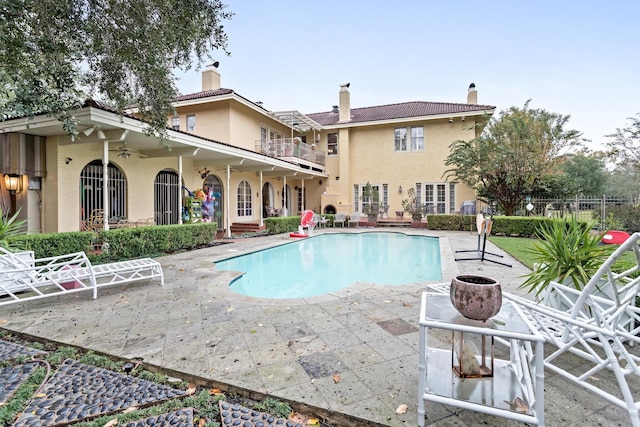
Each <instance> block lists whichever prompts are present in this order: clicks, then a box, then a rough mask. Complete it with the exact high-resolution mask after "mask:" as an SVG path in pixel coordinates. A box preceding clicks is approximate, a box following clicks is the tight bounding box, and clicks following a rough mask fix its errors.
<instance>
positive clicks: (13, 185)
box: [4, 174, 22, 194]
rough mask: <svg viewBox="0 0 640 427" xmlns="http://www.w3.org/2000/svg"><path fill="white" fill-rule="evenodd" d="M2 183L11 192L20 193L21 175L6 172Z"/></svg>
mask: <svg viewBox="0 0 640 427" xmlns="http://www.w3.org/2000/svg"><path fill="white" fill-rule="evenodd" d="M4 183H5V185H6V186H7V190H9V193H11V194H20V193H22V175H15V174H7V175H5V176H4Z"/></svg>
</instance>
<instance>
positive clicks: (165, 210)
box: [153, 169, 180, 225]
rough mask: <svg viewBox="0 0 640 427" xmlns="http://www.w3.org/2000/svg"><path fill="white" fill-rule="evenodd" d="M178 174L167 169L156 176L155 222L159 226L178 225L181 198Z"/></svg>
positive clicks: (154, 186) (154, 188) (154, 187)
mask: <svg viewBox="0 0 640 427" xmlns="http://www.w3.org/2000/svg"><path fill="white" fill-rule="evenodd" d="M179 190H180V186H179V185H178V174H177V173H176V172H174V171H172V170H168V169H165V170H163V171H160V172H159V173H158V174H157V175H156V179H155V181H154V183H153V196H154V197H153V199H154V200H153V204H154V220H155V222H156V224H158V225H167V224H177V223H178V219H179V218H180V217H179V213H180V212H178V197H180V191H179Z"/></svg>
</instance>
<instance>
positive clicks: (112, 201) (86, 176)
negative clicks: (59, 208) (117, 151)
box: [80, 160, 127, 230]
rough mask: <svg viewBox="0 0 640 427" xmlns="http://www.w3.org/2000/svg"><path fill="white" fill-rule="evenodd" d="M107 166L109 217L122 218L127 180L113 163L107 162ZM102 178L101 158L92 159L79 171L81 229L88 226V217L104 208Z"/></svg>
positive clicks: (124, 214)
mask: <svg viewBox="0 0 640 427" xmlns="http://www.w3.org/2000/svg"><path fill="white" fill-rule="evenodd" d="M108 168H109V169H108V175H109V183H108V187H109V192H110V197H109V218H111V219H112V220H117V219H123V218H126V217H127V180H126V178H125V176H124V174H123V173H122V171H121V170H120V169H118V167H117V166H116V165H114V164H113V163H109V166H108ZM102 178H103V173H102V161H101V160H94V161H92V162H91V163H89V164H88V165H87V166H85V167H84V169H82V172H81V173H80V210H81V212H80V221H81V224H82V225H81V229H83V230H84V229H87V228H88V224H89V218H91V217H92V216H95V215H96V212H102V210H103V209H104V198H103V182H102ZM100 215H102V214H101V213H100Z"/></svg>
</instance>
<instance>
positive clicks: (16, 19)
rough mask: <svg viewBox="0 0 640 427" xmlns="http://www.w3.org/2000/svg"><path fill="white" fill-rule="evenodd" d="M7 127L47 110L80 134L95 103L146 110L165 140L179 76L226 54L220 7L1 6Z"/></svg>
mask: <svg viewBox="0 0 640 427" xmlns="http://www.w3.org/2000/svg"><path fill="white" fill-rule="evenodd" d="M0 10H1V13H0V47H1V48H0V64H2V65H0V114H1V116H0V121H1V120H5V119H7V118H11V117H31V116H33V115H35V114H38V113H43V112H46V113H48V114H51V115H52V116H55V117H58V118H59V119H60V120H62V121H63V123H64V126H65V129H66V130H67V131H68V132H69V133H70V134H72V135H75V134H77V130H76V123H75V120H74V119H73V117H72V115H71V114H70V111H72V110H73V109H75V108H78V107H79V106H81V105H82V104H83V103H84V101H85V100H86V99H87V98H92V99H95V100H99V101H103V102H106V103H108V105H110V106H112V107H113V108H115V109H117V111H118V112H120V113H122V112H124V111H125V109H126V108H127V107H130V106H131V105H132V104H135V105H139V106H140V107H141V108H139V114H140V115H141V118H142V119H144V120H145V121H147V122H148V123H149V127H148V129H147V130H148V132H149V133H151V132H155V133H157V134H159V135H164V130H165V128H166V123H167V115H168V114H170V113H171V112H172V107H171V101H173V100H174V99H175V97H176V95H177V94H178V91H177V88H176V84H175V76H174V75H173V70H174V69H189V68H191V67H194V66H195V67H199V66H201V65H202V63H203V62H204V61H205V60H206V59H208V58H210V55H211V54H212V52H213V51H215V50H222V51H223V52H224V53H225V54H228V51H227V36H226V34H225V33H224V31H223V26H222V25H221V22H222V21H223V20H225V19H230V18H231V16H232V14H231V13H230V12H228V11H227V10H226V6H225V5H223V4H222V3H221V2H220V0H0Z"/></svg>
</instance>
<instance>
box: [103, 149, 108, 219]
mask: <svg viewBox="0 0 640 427" xmlns="http://www.w3.org/2000/svg"><path fill="white" fill-rule="evenodd" d="M102 229H103V230H108V229H109V141H103V142H102Z"/></svg>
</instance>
